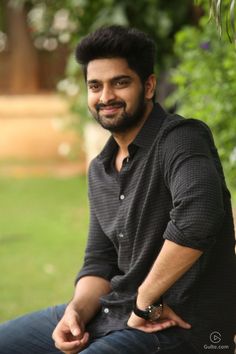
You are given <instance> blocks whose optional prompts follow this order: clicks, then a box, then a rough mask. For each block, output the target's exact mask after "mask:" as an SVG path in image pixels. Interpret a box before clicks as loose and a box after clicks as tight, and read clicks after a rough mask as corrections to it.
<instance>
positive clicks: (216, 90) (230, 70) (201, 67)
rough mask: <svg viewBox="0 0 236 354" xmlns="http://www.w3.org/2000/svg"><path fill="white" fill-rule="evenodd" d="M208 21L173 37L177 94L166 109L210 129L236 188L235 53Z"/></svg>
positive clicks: (173, 72)
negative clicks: (204, 123) (203, 124)
mask: <svg viewBox="0 0 236 354" xmlns="http://www.w3.org/2000/svg"><path fill="white" fill-rule="evenodd" d="M207 21H208V19H207V18H203V19H202V21H201V23H200V26H199V27H198V28H193V27H191V28H190V27H186V28H185V29H183V30H181V31H180V32H179V33H178V34H177V36H176V45H175V53H176V55H177V57H178V58H179V62H178V65H177V67H176V69H174V70H173V71H172V82H173V83H174V84H175V85H176V90H175V92H174V93H173V94H172V95H171V96H170V97H169V98H168V99H167V106H170V105H174V104H177V108H178V112H179V113H180V114H183V115H185V116H187V117H189V116H193V117H196V118H198V119H202V120H204V121H205V122H206V123H207V124H208V125H209V126H210V127H211V128H212V130H213V134H214V137H215V140H216V145H217V147H218V150H219V154H220V156H221V159H222V161H223V164H224V169H225V172H226V176H227V178H228V180H229V182H230V184H231V186H234V187H236V178H235V177H236V119H235V117H236V100H235V92H236V71H235V63H236V52H235V50H234V48H232V45H231V44H230V43H229V41H228V40H227V38H225V37H224V36H223V37H222V39H220V38H219V36H218V33H217V32H216V30H215V25H214V24H212V23H208V22H207Z"/></svg>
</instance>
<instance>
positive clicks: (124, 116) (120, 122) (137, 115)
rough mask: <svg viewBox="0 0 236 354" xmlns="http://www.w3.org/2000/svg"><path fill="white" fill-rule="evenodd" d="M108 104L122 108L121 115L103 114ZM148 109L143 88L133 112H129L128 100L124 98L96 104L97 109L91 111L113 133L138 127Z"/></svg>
mask: <svg viewBox="0 0 236 354" xmlns="http://www.w3.org/2000/svg"><path fill="white" fill-rule="evenodd" d="M106 106H109V107H114V108H122V109H123V112H122V113H121V114H119V115H116V114H111V115H106V116H103V115H102V113H101V111H102V109H103V108H105V107H106ZM145 109H146V102H145V96H144V90H143V89H142V91H141V93H140V94H139V97H138V99H137V106H136V107H135V109H134V111H133V113H128V112H127V111H126V102H125V101H123V100H117V101H116V100H111V101H110V102H109V103H108V104H107V105H106V104H103V103H98V104H97V105H96V111H92V110H91V109H89V110H90V112H91V114H92V115H93V117H94V118H95V119H96V121H97V122H98V123H99V124H100V125H101V126H102V127H103V128H104V129H106V130H109V131H110V132H111V133H124V132H126V131H128V130H130V129H131V128H134V127H136V126H137V125H138V124H139V123H140V122H141V121H142V118H143V116H144V112H145Z"/></svg>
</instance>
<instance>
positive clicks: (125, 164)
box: [117, 156, 130, 241]
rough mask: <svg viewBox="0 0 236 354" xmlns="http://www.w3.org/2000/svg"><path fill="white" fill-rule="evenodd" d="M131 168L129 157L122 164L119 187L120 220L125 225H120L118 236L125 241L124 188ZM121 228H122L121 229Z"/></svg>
mask: <svg viewBox="0 0 236 354" xmlns="http://www.w3.org/2000/svg"><path fill="white" fill-rule="evenodd" d="M129 168H130V156H127V157H126V158H125V159H124V160H123V163H122V169H121V171H120V172H119V185H120V195H119V199H120V203H121V204H120V208H119V212H120V214H121V217H120V218H119V220H122V222H123V224H122V225H118V230H117V234H118V238H119V240H120V241H121V240H124V239H125V231H124V220H125V213H124V210H125V208H124V203H125V199H126V197H127V196H126V194H125V186H124V182H125V178H127V173H128V171H129ZM119 226H120V227H119Z"/></svg>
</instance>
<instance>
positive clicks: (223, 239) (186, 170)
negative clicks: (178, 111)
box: [77, 104, 236, 353]
mask: <svg viewBox="0 0 236 354" xmlns="http://www.w3.org/2000/svg"><path fill="white" fill-rule="evenodd" d="M117 151H118V145H117V143H116V142H115V140H114V138H113V137H112V136H111V137H110V139H109V140H108V142H107V144H106V145H105V147H104V149H103V150H102V152H101V153H100V154H99V155H98V156H97V157H96V158H95V159H94V160H93V161H92V163H91V165H90V168H89V200H90V229H89V236H88V243H87V248H86V252H85V259H84V265H83V267H82V269H81V270H80V272H79V274H78V276H77V280H79V279H80V278H81V277H84V276H87V275H94V276H99V277H102V278H105V279H107V280H109V281H110V282H111V286H112V291H111V293H109V294H108V295H106V296H103V297H102V298H101V303H102V308H101V310H100V311H99V313H98V314H97V315H96V317H95V318H94V319H93V320H92V321H91V322H90V323H89V325H88V330H89V331H90V332H91V335H92V336H103V335H105V334H107V333H109V332H110V331H114V330H119V329H123V328H126V327H127V320H128V318H129V316H130V314H131V312H132V306H133V300H134V297H135V295H136V293H137V289H138V287H139V286H140V285H141V283H142V282H143V280H144V279H145V277H146V276H147V274H148V272H149V271H150V268H151V266H152V264H153V262H154V261H155V259H156V258H157V256H158V254H159V252H160V250H161V247H162V245H163V242H164V240H165V239H167V240H170V241H173V242H175V243H177V244H179V245H182V246H187V247H191V248H194V249H199V250H202V251H203V255H202V256H201V257H200V258H199V260H198V261H197V262H196V263H195V264H194V265H193V266H192V267H191V269H190V270H188V271H187V272H186V273H185V274H184V275H183V276H182V277H181V278H180V279H179V280H178V281H177V282H176V283H175V284H174V285H173V286H171V288H169V289H168V291H167V292H166V293H165V294H164V302H166V303H167V304H168V305H169V306H170V307H171V308H172V309H173V310H174V311H176V313H177V314H179V315H180V316H182V317H183V319H184V320H186V321H188V322H189V323H191V324H192V329H190V330H184V329H180V328H178V327H174V328H171V329H168V330H167V331H169V333H170V334H171V333H175V334H179V336H183V337H184V338H185V339H187V340H188V341H190V342H191V343H192V344H193V345H194V346H195V347H196V348H197V350H198V352H199V353H201V352H203V353H207V348H208V349H209V348H210V346H211V345H212V342H211V341H210V336H211V333H212V332H215V331H217V332H219V333H220V335H221V343H220V344H222V345H231V346H232V339H233V332H234V329H235V328H236V326H235V323H236V315H235V311H234V310H236V303H235V299H236V269H235V254H234V228H233V219H232V211H231V203H230V194H229V192H228V189H227V187H226V183H225V179H224V175H223V171H222V167H221V163H220V160H219V157H218V154H217V151H216V148H215V145H214V142H213V138H212V135H211V132H210V130H209V128H208V127H207V126H206V125H205V124H204V123H203V122H201V121H199V120H195V119H185V118H183V117H180V116H178V115H170V114H167V113H166V112H165V111H164V110H163V109H162V108H161V106H160V105H159V104H156V105H155V106H154V109H153V110H152V112H151V114H150V116H149V117H148V119H147V120H146V122H145V124H144V125H143V127H142V129H141V130H140V132H139V133H138V135H137V136H136V138H135V139H134V141H133V142H132V143H131V144H130V145H129V147H128V151H129V156H128V158H126V159H125V160H124V161H123V165H122V168H121V171H120V172H117V171H116V170H115V167H114V161H115V156H116V152H117ZM230 341H231V342H230ZM204 346H205V348H204ZM206 346H207V347H206ZM212 349H213V348H211V349H209V352H211V353H213V352H214V351H213V350H212ZM231 350H232V347H231ZM227 353H231V351H230V350H228V351H227ZM232 353H233V351H232Z"/></svg>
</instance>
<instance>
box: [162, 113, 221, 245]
mask: <svg viewBox="0 0 236 354" xmlns="http://www.w3.org/2000/svg"><path fill="white" fill-rule="evenodd" d="M162 156H163V159H162V166H163V171H164V179H165V183H166V186H167V188H168V189H169V191H170V193H171V198H172V205H173V208H172V210H171V212H170V221H169V223H168V224H167V227H166V230H165V232H164V235H163V237H164V238H165V239H168V240H171V241H173V242H175V243H178V244H180V245H183V246H187V247H191V248H195V249H199V250H202V251H204V250H206V249H208V248H209V247H211V246H212V245H213V244H214V242H215V240H216V237H217V233H218V232H219V231H220V228H221V226H222V221H223V218H224V207H223V193H222V187H223V182H224V181H223V175H222V174H221V167H220V162H219V159H218V156H217V153H216V150H215V147H214V144H213V141H212V139H211V136H210V133H209V132H208V129H207V128H206V127H205V126H204V125H203V124H201V123H199V122H198V121H194V120H189V121H188V120H186V122H185V123H183V124H180V125H179V126H177V127H175V128H174V129H172V130H171V131H170V132H169V133H168V134H167V135H166V136H165V139H164V143H163V145H162Z"/></svg>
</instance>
